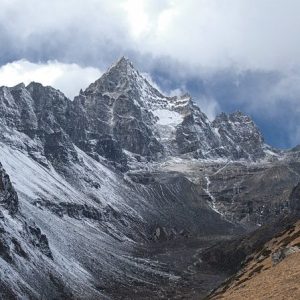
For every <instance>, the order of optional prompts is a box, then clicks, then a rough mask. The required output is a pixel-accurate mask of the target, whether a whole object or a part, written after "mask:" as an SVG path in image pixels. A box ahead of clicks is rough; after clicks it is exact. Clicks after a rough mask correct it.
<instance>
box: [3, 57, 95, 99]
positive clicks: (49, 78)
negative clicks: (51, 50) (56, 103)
mask: <svg viewBox="0 0 300 300" xmlns="http://www.w3.org/2000/svg"><path fill="white" fill-rule="evenodd" d="M100 76H101V71H100V70H99V69H96V68H92V67H81V66H79V65H77V64H64V63H60V62H57V61H48V62H47V63H44V64H42V63H40V64H39V63H32V62H29V61H27V60H19V61H15V62H12V63H8V64H6V65H3V66H1V67H0V86H2V85H5V86H14V85H16V84H19V83H20V82H24V83H25V84H26V85H27V84H29V83H30V82H32V81H36V82H40V83H42V84H43V85H50V86H53V87H55V88H57V89H59V90H61V91H62V92H63V93H64V94H65V95H66V96H67V97H69V98H71V99H73V97H74V96H75V95H78V93H79V90H80V88H86V87H87V86H88V85H89V84H90V83H91V82H93V81H95V80H96V79H98V78H99V77H100Z"/></svg>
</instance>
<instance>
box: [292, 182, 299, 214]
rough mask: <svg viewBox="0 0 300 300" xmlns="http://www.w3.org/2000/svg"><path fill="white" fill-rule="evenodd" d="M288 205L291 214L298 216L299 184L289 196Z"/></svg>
mask: <svg viewBox="0 0 300 300" xmlns="http://www.w3.org/2000/svg"><path fill="white" fill-rule="evenodd" d="M290 203H291V210H292V212H293V213H295V214H297V215H300V183H299V184H298V185H296V186H295V188H294V189H293V191H292V193H291V195H290Z"/></svg>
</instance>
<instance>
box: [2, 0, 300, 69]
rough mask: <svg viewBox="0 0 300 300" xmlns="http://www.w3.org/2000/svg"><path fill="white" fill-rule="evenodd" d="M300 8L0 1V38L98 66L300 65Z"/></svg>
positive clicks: (287, 0)
mask: <svg viewBox="0 0 300 300" xmlns="http://www.w3.org/2000/svg"><path fill="white" fill-rule="evenodd" d="M299 11H300V1H298V0H276V1H272V0H243V1H241V0H227V1H222V0H185V1H182V0H115V1H107V0H76V1H74V0H64V1H61V0H51V1H40V0H28V1H26V5H23V1H21V0H11V1H7V0H5V1H4V0H2V1H1V10H0V29H1V30H0V43H1V44H2V45H1V46H2V50H3V51H5V49H6V48H7V49H8V50H7V52H8V53H15V52H16V53H17V54H18V55H19V56H18V58H21V57H22V56H20V55H23V57H25V58H27V59H28V56H30V59H31V60H32V59H36V58H37V59H39V58H40V56H42V58H43V59H44V56H48V58H47V59H50V58H53V57H54V58H55V59H58V60H60V61H62V60H64V61H72V62H73V61H74V62H77V63H80V64H86V63H87V64H91V63H93V65H95V63H96V64H97V65H101V66H103V63H106V64H108V63H111V62H112V61H111V60H112V59H113V57H114V58H116V57H115V56H116V55H117V56H119V55H120V54H122V53H120V52H126V53H127V54H128V53H132V54H133V55H134V53H135V54H139V55H144V54H151V55H152V56H153V57H158V56H164V55H165V56H168V57H172V58H173V59H175V60H178V61H180V62H182V63H184V64H189V65H192V66H194V67H195V68H199V66H202V67H208V68H211V67H212V68H220V67H227V66H231V65H235V66H238V67H241V68H262V69H282V68H288V67H291V66H293V65H300V55H299V53H300V38H299V32H298V31H299V28H300V18H299ZM53 16H55V17H53ZM4 41H6V43H4ZM107 60H109V61H107Z"/></svg>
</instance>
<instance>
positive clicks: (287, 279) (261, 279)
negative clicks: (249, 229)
mask: <svg viewBox="0 0 300 300" xmlns="http://www.w3.org/2000/svg"><path fill="white" fill-rule="evenodd" d="M210 299H224V300H225V299H230V300H235V299H243V300H244V299H246V300H247V299H255V300H260V299H276V300H277V299H278V300H279V299H300V221H297V222H296V223H295V224H294V225H293V226H290V227H289V228H288V229H286V230H285V231H283V232H281V233H280V234H278V235H277V236H275V237H274V238H273V239H271V240H270V241H269V242H267V243H266V244H265V245H264V247H263V248H262V249H261V250H260V251H258V252H256V253H254V254H253V255H251V256H250V257H249V258H248V260H247V262H246V264H245V266H244V268H243V269H242V270H241V271H240V272H238V273H237V274H236V275H234V276H233V277H231V278H230V279H229V280H228V281H227V282H225V283H224V284H223V285H222V286H221V287H220V288H219V289H218V290H216V291H215V292H214V293H213V294H212V295H211V296H210Z"/></svg>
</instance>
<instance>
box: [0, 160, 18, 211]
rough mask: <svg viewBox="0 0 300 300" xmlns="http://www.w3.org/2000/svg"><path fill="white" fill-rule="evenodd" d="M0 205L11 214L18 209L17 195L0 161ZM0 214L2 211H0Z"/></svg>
mask: <svg viewBox="0 0 300 300" xmlns="http://www.w3.org/2000/svg"><path fill="white" fill-rule="evenodd" d="M0 205H2V206H3V207H4V208H5V209H7V210H8V211H9V213H10V214H11V215H15V214H16V213H17V212H18V209H19V200H18V195H17V193H16V191H15V189H14V188H13V186H12V184H11V182H10V179H9V176H8V175H7V174H6V172H5V170H4V169H3V167H2V165H1V163H0ZM0 214H2V212H1V211H0Z"/></svg>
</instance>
